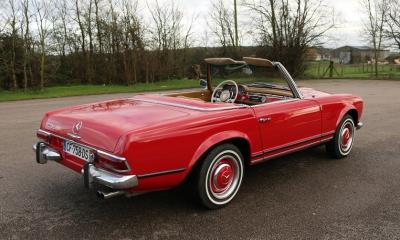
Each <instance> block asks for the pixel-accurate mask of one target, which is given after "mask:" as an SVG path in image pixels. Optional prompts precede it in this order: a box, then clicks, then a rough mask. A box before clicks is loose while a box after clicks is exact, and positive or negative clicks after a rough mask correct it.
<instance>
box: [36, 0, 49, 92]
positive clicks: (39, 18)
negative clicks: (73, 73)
mask: <svg viewBox="0 0 400 240" xmlns="http://www.w3.org/2000/svg"><path fill="white" fill-rule="evenodd" d="M34 6H35V10H36V13H35V16H36V25H37V31H38V35H39V53H40V83H39V88H40V90H43V89H44V83H45V69H46V41H47V38H48V37H49V35H50V31H51V29H50V25H51V20H50V12H51V4H50V2H48V1H46V0H35V1H34Z"/></svg>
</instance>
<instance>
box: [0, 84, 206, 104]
mask: <svg viewBox="0 0 400 240" xmlns="http://www.w3.org/2000/svg"><path fill="white" fill-rule="evenodd" d="M198 86H199V82H198V81H196V80H186V79H185V80H169V81H162V82H157V83H149V84H146V83H138V84H135V85H132V86H123V85H108V86H103V85H74V86H60V87H48V88H46V89H45V90H44V91H33V90H29V91H27V92H24V91H0V102H4V101H16V100H28V99H43V98H58V97H68V96H83V95H97V94H108V93H135V92H146V91H159V90H173V89H185V88H193V87H198Z"/></svg>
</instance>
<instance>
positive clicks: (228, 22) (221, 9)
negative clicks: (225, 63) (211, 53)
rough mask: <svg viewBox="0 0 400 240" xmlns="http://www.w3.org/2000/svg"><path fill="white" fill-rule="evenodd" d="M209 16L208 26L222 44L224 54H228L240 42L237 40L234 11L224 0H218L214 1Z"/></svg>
mask: <svg viewBox="0 0 400 240" xmlns="http://www.w3.org/2000/svg"><path fill="white" fill-rule="evenodd" d="M209 16H210V21H209V22H208V26H209V28H210V30H211V32H212V33H213V35H214V36H215V37H216V38H217V39H218V42H219V44H220V45H221V46H222V48H223V51H224V52H223V55H228V54H229V50H232V49H234V47H237V44H238V42H239V40H237V41H236V36H238V35H236V31H235V26H236V25H235V15H234V12H233V11H232V10H231V9H230V8H228V7H227V6H226V5H225V3H224V1H223V0H217V1H215V2H213V3H212V7H211V12H210V14H209Z"/></svg>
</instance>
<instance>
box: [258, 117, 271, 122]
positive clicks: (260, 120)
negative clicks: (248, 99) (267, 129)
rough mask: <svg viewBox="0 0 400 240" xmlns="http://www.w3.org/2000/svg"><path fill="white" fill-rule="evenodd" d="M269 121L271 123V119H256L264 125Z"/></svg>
mask: <svg viewBox="0 0 400 240" xmlns="http://www.w3.org/2000/svg"><path fill="white" fill-rule="evenodd" d="M269 121H271V117H260V118H259V119H258V122H259V123H266V122H269Z"/></svg>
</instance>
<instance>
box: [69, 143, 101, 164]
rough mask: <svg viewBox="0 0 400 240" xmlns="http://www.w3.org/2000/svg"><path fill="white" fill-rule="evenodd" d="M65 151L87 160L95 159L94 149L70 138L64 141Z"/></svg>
mask: <svg viewBox="0 0 400 240" xmlns="http://www.w3.org/2000/svg"><path fill="white" fill-rule="evenodd" d="M64 152H66V153H68V154H70V155H72V156H75V157H77V158H80V159H82V160H85V161H86V162H91V160H93V156H94V155H93V151H92V150H91V149H89V148H87V147H84V146H82V145H80V144H77V143H75V142H71V141H68V140H65V141H64Z"/></svg>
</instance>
